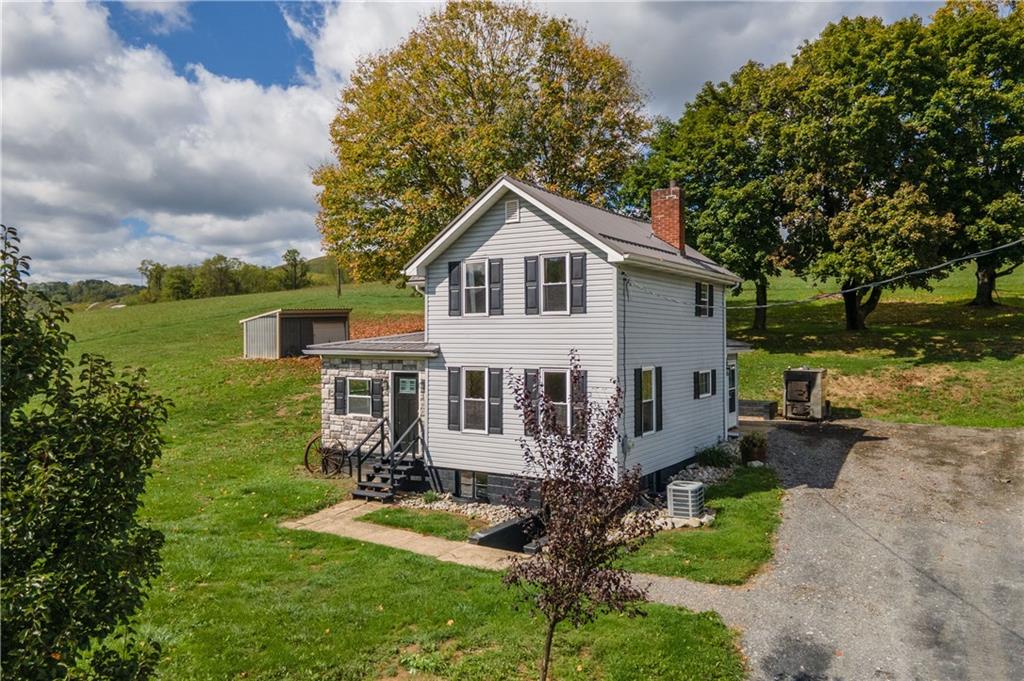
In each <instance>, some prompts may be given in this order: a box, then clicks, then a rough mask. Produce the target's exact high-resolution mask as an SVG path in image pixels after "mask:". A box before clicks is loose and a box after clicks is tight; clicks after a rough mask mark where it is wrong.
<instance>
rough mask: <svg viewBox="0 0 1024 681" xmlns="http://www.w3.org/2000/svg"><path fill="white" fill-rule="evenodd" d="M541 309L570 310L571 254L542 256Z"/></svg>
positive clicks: (551, 310)
mask: <svg viewBox="0 0 1024 681" xmlns="http://www.w3.org/2000/svg"><path fill="white" fill-rule="evenodd" d="M540 274H541V282H540V283H541V299H542V303H541V309H542V311H543V312H568V311H569V254H568V253H563V254H561V255H544V256H541V267H540Z"/></svg>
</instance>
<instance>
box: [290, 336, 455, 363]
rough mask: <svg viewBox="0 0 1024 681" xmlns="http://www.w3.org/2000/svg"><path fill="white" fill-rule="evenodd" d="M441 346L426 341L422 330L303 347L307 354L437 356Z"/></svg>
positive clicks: (337, 355)
mask: <svg viewBox="0 0 1024 681" xmlns="http://www.w3.org/2000/svg"><path fill="white" fill-rule="evenodd" d="M440 351H441V346H440V345H438V344H437V343H427V342H426V341H425V340H424V337H423V332H422V331H416V332H415V333H399V334H395V335H393V336H378V337H376V338H358V339H356V340H347V341H335V342H333V343H319V344H317V345H309V346H307V347H306V348H304V349H303V351H302V352H303V353H304V354H307V355H319V356H321V357H323V356H331V357H418V358H421V357H437V355H438V353H439V352H440Z"/></svg>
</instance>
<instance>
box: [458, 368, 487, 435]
mask: <svg viewBox="0 0 1024 681" xmlns="http://www.w3.org/2000/svg"><path fill="white" fill-rule="evenodd" d="M470 371H482V372H484V397H483V399H482V400H481V399H477V398H475V397H470V398H467V397H466V375H467V374H468V373H469V372H470ZM490 374H491V372H490V371H488V370H487V367H462V377H461V378H462V397H461V399H460V404H459V409H461V410H462V413H461V414H460V416H461V417H462V418H461V421H462V432H463V433H478V434H480V435H487V432H488V431H487V427H488V426H489V425H490V423H488V421H489V420H490V419H489V418H488V417H489V414H488V412H489V411H490V405H489V404H488V403H489V401H490V398H489V395H490V394H491V393H490V390H491V385H490V381H491V376H490ZM467 399H468V400H470V401H471V402H483V403H484V427H483V430H477V429H476V428H467V427H466V400H467Z"/></svg>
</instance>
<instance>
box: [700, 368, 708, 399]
mask: <svg viewBox="0 0 1024 681" xmlns="http://www.w3.org/2000/svg"><path fill="white" fill-rule="evenodd" d="M698 385H699V389H698V391H697V397H698V398H704V397H711V372H710V371H701V372H700V378H699V383H698Z"/></svg>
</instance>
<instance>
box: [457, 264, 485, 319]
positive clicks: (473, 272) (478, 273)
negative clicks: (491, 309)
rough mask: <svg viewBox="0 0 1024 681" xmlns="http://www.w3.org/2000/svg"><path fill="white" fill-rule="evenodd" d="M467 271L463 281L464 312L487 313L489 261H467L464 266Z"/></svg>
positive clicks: (472, 313) (470, 313) (471, 313)
mask: <svg viewBox="0 0 1024 681" xmlns="http://www.w3.org/2000/svg"><path fill="white" fill-rule="evenodd" d="M462 270H463V272H464V273H465V274H464V275H463V276H464V281H463V297H464V298H465V303H464V305H463V307H464V308H465V309H464V311H463V314H466V315H485V314H487V261H486V260H477V261H473V262H467V263H465V265H463V267H462Z"/></svg>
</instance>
